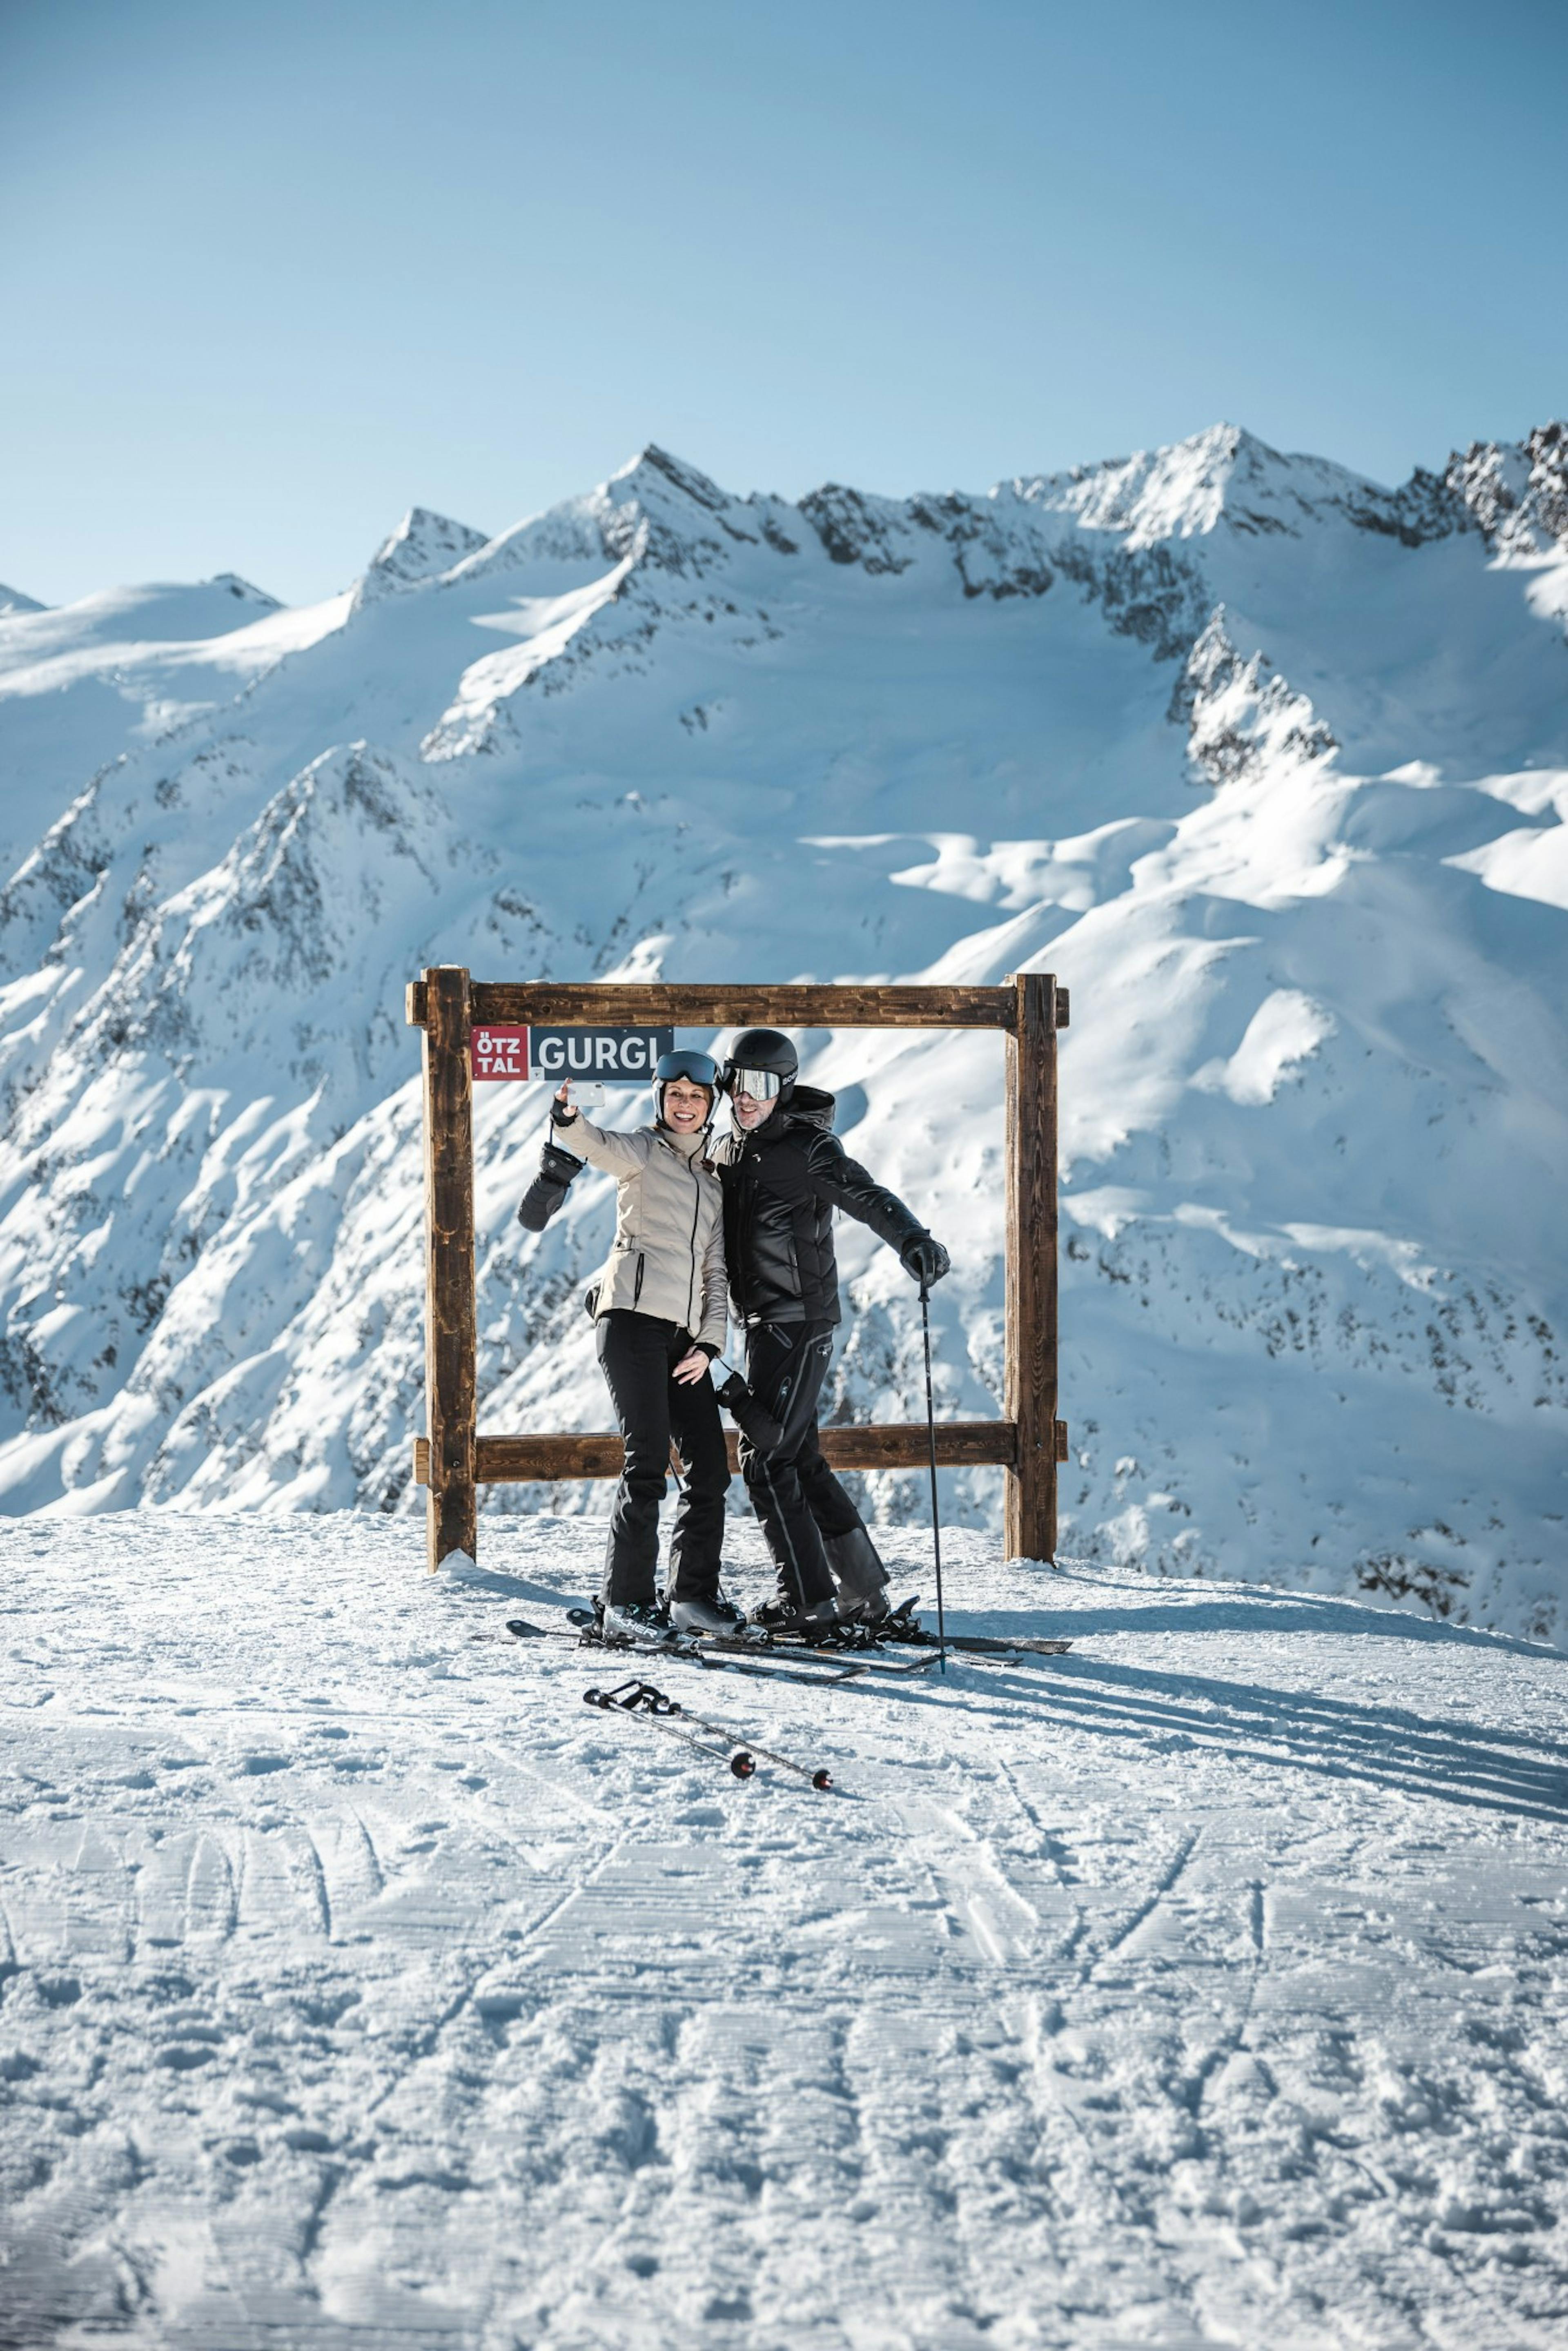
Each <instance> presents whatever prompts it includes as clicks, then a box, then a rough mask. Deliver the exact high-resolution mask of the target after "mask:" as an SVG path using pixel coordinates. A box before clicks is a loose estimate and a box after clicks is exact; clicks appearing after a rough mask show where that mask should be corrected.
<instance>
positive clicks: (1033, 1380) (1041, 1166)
mask: <svg viewBox="0 0 1568 2351" xmlns="http://www.w3.org/2000/svg"><path fill="white" fill-rule="evenodd" d="M1011 984H1012V986H1013V987H1014V988H1015V989H1016V991H1017V1015H1016V1018H1015V1020H1014V1023H1013V1026H1012V1028H1011V1029H1009V1033H1008V1048H1007V1051H1008V1074H1007V1092H1008V1120H1007V1155H1008V1229H1007V1264H1006V1271H1005V1276H1004V1279H1005V1280H1006V1285H1007V1368H1006V1404H1005V1406H1004V1409H1005V1411H1006V1415H1007V1417H1008V1419H1009V1420H1010V1421H1012V1422H1013V1423H1014V1425H1015V1426H1016V1427H1017V1430H1018V1450H1017V1453H1016V1455H1015V1458H1014V1463H1013V1466H1012V1468H1009V1470H1008V1471H1007V1473H1006V1475H1007V1505H1006V1518H1005V1532H1004V1541H1003V1552H1004V1556H1005V1557H1007V1558H1008V1559H1051V1560H1053V1559H1054V1558H1055V1556H1056V1456H1057V1435H1056V1028H1057V989H1056V981H1055V979H1054V977H1052V976H1051V973H1049V972H1040V971H1025V972H1019V973H1016V974H1015V975H1014V976H1013V978H1012V982H1011Z"/></svg>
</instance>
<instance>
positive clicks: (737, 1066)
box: [718, 1029, 800, 1105]
mask: <svg viewBox="0 0 1568 2351" xmlns="http://www.w3.org/2000/svg"><path fill="white" fill-rule="evenodd" d="M741 1070H767V1071H770V1072H771V1074H772V1075H773V1076H774V1077H776V1078H777V1079H778V1081H779V1103H780V1105H782V1104H783V1103H785V1102H788V1101H789V1097H790V1095H791V1094H792V1093H793V1092H794V1091H795V1080H796V1077H797V1075H798V1074H799V1071H800V1055H799V1053H797V1051H796V1050H795V1048H794V1046H793V1045H791V1043H790V1042H789V1038H788V1037H786V1036H785V1034H784V1032H783V1030H782V1029H742V1030H741V1032H740V1034H739V1036H738V1037H737V1039H736V1040H735V1042H734V1044H733V1045H732V1046H731V1047H730V1049H729V1051H728V1052H727V1054H726V1056H725V1062H724V1067H723V1069H722V1070H721V1071H719V1078H718V1081H719V1084H720V1086H721V1087H722V1089H723V1091H724V1092H726V1093H727V1094H731V1095H733V1093H734V1092H735V1081H736V1076H737V1071H741Z"/></svg>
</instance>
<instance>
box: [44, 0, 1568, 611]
mask: <svg viewBox="0 0 1568 2351" xmlns="http://www.w3.org/2000/svg"><path fill="white" fill-rule="evenodd" d="M1565 98H1568V5H1564V0H1492V5H1490V6H1488V7H1485V8H1478V7H1475V6H1470V5H1464V6H1461V5H1450V0H1430V4H1429V5H1414V0H1409V4H1408V5H1380V0H1314V5H1295V4H1294V0H1286V5H1270V0H1075V5H1072V6H1071V7H1069V6H1063V5H1057V0H1036V5H998V0H961V5H952V0H787V4H786V0H777V4H776V5H773V6H769V7H762V6H757V5H749V0H658V5H655V0H642V5H632V0H550V5H538V0H420V5H411V0H249V5H241V0H0V223H3V229H0V318H3V319H4V320H5V345H6V354H5V364H4V368H3V369H0V580H5V581H6V582H8V583H9V584H10V585H12V586H14V587H16V588H20V589H22V590H25V591H26V592H28V593H30V594H32V595H35V596H39V597H42V598H45V599H47V601H51V602H55V601H63V600H65V599H67V598H69V597H73V596H76V595H79V594H82V593H84V592H86V591H87V590H89V589H92V588H96V587H100V586H106V585H109V584H110V583H113V582H117V581H120V580H146V579H159V578H161V579H182V578H184V579H188V578H195V577H199V576H203V575H205V574H207V573H210V572H213V571H214V570H220V569H234V570H237V571H241V572H244V573H245V574H246V575H247V576H248V577H249V578H251V579H253V580H256V582H257V583H258V584H259V585H261V586H263V587H266V588H268V589H270V590H272V591H273V592H274V593H275V594H277V595H281V596H284V597H286V598H287V599H288V600H290V601H298V600H301V599H304V598H307V597H314V596H318V595H322V594H325V593H328V592H329V591H330V590H333V589H335V588H337V587H339V586H341V585H343V584H345V583H346V582H347V581H348V580H350V579H351V578H352V577H353V575H354V574H355V573H356V572H357V571H358V570H359V569H360V568H361V565H362V563H363V562H364V560H365V559H366V557H367V556H368V554H369V553H370V551H371V548H372V547H373V545H374V544H375V542H376V541H377V539H378V538H381V537H382V535H383V534H384V532H385V531H386V530H388V529H389V528H391V527H392V524H394V523H395V522H396V520H397V519H398V517H399V516H400V514H401V513H402V510H403V509H404V507H407V506H409V505H411V504H413V503H416V502H417V503H420V504H423V505H427V506H434V507H439V508H441V509H443V510H444V511H445V512H447V513H450V514H454V515H456V516H458V517H461V518H462V519H463V520H465V521H466V522H470V523H474V524H476V525H478V526H479V527H481V528H484V529H486V530H496V529H499V528H503V527H505V526H506V525H507V523H510V522H513V521H516V520H517V518H518V517H521V516H522V515H524V514H527V513H529V512H532V511H534V510H536V509H537V508H538V507H541V506H544V505H548V504H549V502H550V501H552V500H553V499H555V498H558V497H560V496H565V495H568V494H569V493H570V492H572V491H575V490H579V489H584V488H587V487H589V486H591V484H592V483H593V482H595V481H597V480H601V479H602V477H603V476H604V475H606V474H607V473H609V472H611V471H612V470H613V468H614V467H615V466H616V465H620V464H621V463H622V462H623V460H624V459H625V458H626V457H628V456H629V455H632V453H633V452H634V451H635V450H636V449H637V448H639V447H640V446H641V445H642V444H643V443H644V442H646V441H648V440H656V441H661V442H663V443H664V444H666V445H667V446H669V447H671V448H674V450H676V451H678V452H679V453H680V454H681V455H684V456H685V457H687V458H689V459H690V460H692V461H693V462H694V463H695V464H696V465H701V466H703V467H704V468H705V469H706V471H707V472H709V473H711V474H713V475H716V476H717V478H718V479H719V480H720V481H722V482H724V483H725V484H726V485H727V486H729V487H731V488H734V489H737V490H747V489H752V488H768V489H777V490H781V491H783V492H785V493H787V494H790V495H797V494H799V493H800V492H801V491H803V490H805V489H807V488H809V487H810V486H812V485H813V484H815V483H817V482H820V481H822V480H825V479H837V480H841V481H848V482H853V483H855V484H858V485H860V486H862V487H867V488H873V489H878V490H884V491H890V492H896V493H905V492H908V491H911V490H914V489H916V488H935V489H940V488H946V487H948V486H962V487H966V488H975V489H978V488H984V487H986V486H988V484H989V483H991V482H992V481H994V480H996V479H998V477H1001V476H1005V475H1009V474H1012V473H1017V472H1035V471H1039V470H1041V469H1050V468H1055V467H1059V466H1062V465H1071V464H1073V463H1075V462H1079V461H1083V460H1090V459H1093V458H1097V457H1101V456H1106V455H1115V454H1118V453H1120V452H1123V451H1125V450H1128V449H1132V448H1135V447H1139V446H1143V445H1146V444H1152V443H1156V442H1160V441H1169V440H1173V439H1176V438H1177V437H1179V436H1180V435H1182V434H1186V433H1191V432H1194V431H1196V430H1197V429H1198V428H1200V427H1201V426H1203V425H1205V424H1208V423H1214V422H1215V421H1216V420H1217V419H1218V418H1220V417H1222V416H1223V417H1228V418H1229V419H1231V420H1233V421H1236V422H1239V423H1245V424H1247V425H1249V426H1250V427H1251V428H1252V429H1253V430H1254V431H1255V432H1258V433H1260V434H1262V435H1263V437H1264V438H1265V439H1266V440H1269V441H1271V442H1273V443H1275V444H1277V445H1280V446H1283V447H1285V448H1298V449H1300V448H1305V449H1312V450H1315V451H1318V452H1320V453H1322V454H1323V455H1329V456H1333V457H1337V458H1339V459H1341V460H1342V461H1343V462H1344V463H1346V464H1349V465H1355V466H1357V467H1359V468H1360V469H1361V470H1362V471H1364V472H1366V473H1369V474H1372V475H1375V476H1377V477H1379V478H1380V479H1383V480H1397V479H1403V478H1404V476H1405V475H1406V474H1407V473H1408V471H1409V468H1410V466H1411V465H1412V464H1413V463H1415V462H1416V461H1421V462H1427V463H1432V462H1437V461H1440V460H1441V459H1442V458H1443V457H1444V456H1445V455H1446V454H1447V452H1448V449H1449V448H1450V447H1451V446H1452V445H1454V444H1460V443H1463V442H1465V441H1468V440H1469V439H1472V438H1476V437H1481V436H1492V435H1513V434H1519V433H1521V431H1523V430H1524V429H1525V428H1526V427H1527V426H1528V425H1530V424H1531V423H1535V422H1540V421H1542V419H1543V418H1544V417H1546V416H1547V415H1550V414H1558V415H1561V414H1563V413H1564V411H1565V410H1568V258H1565V256H1568V246H1565V242H1564V236H1563V223H1564V218H1565V213H1568V206H1565V203H1564V198H1565V196H1568V162H1565V158H1568V135H1565V133H1564V130H1563V125H1564V121H1565V120H1568V108H1565V105H1564V100H1565Z"/></svg>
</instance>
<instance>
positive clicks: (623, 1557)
mask: <svg viewBox="0 0 1568 2351" xmlns="http://www.w3.org/2000/svg"><path fill="white" fill-rule="evenodd" d="M674 1329H675V1326H674V1323H673V1322H664V1321H663V1320H661V1319H660V1318H659V1317H657V1316H655V1315H653V1314H633V1313H632V1312H631V1311H629V1310H627V1309H626V1308H624V1307H615V1308H613V1309H612V1311H611V1312H610V1313H608V1314H601V1316H600V1318H599V1327H598V1330H597V1332H595V1334H594V1335H595V1342H596V1344H597V1346H598V1350H599V1362H600V1366H601V1370H602V1371H603V1374H604V1377H605V1379H606V1381H607V1382H608V1384H609V1387H610V1395H611V1400H612V1403H613V1405H614V1406H615V1417H616V1419H617V1420H618V1421H619V1422H620V1424H621V1437H622V1444H623V1445H624V1446H625V1448H626V1464H625V1467H624V1468H623V1469H622V1472H621V1483H620V1484H619V1486H617V1488H616V1489H615V1499H614V1501H613V1503H612V1505H611V1510H610V1539H609V1541H608V1542H607V1543H606V1545H605V1550H604V1589H603V1596H604V1598H605V1599H606V1600H612V1601H620V1602H622V1603H631V1602H632V1601H638V1600H645V1601H652V1600H655V1599H657V1597H658V1589H657V1577H656V1570H657V1567H658V1562H659V1505H660V1503H661V1502H662V1501H663V1500H664V1477H665V1473H666V1471H667V1470H668V1468H669V1466H670V1391H671V1387H672V1384H673V1383H672V1381H671V1379H670V1364H671V1362H672V1360H678V1358H674V1359H673V1358H672V1356H671V1353H670V1343H671V1340H672V1338H673V1337H674Z"/></svg>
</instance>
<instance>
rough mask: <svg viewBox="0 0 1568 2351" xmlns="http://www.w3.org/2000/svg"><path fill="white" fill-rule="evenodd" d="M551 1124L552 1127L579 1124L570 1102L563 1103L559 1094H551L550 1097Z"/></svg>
mask: <svg viewBox="0 0 1568 2351" xmlns="http://www.w3.org/2000/svg"><path fill="white" fill-rule="evenodd" d="M549 1123H550V1124H551V1125H552V1126H575V1125H576V1124H577V1113H576V1112H575V1111H574V1110H573V1108H572V1106H571V1104H570V1102H562V1100H561V1098H560V1096H559V1094H551V1096H550V1102H549Z"/></svg>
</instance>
